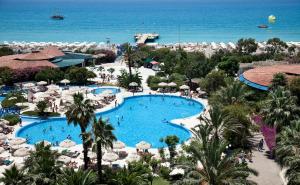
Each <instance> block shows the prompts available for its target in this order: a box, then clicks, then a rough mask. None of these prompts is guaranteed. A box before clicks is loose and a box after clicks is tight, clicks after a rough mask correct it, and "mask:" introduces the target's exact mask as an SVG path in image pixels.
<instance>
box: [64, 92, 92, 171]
mask: <svg viewBox="0 0 300 185" xmlns="http://www.w3.org/2000/svg"><path fill="white" fill-rule="evenodd" d="M73 99H74V103H73V104H72V105H70V106H69V107H68V108H67V112H66V117H67V121H68V124H73V125H74V126H77V125H79V127H80V130H81V138H82V141H83V161H84V169H87V168H88V162H89V161H88V147H89V146H88V144H87V143H86V142H85V141H86V140H87V136H88V135H87V131H86V129H87V128H88V126H89V124H90V122H91V121H92V119H93V118H94V112H95V107H94V106H93V105H92V104H91V101H90V100H89V99H86V100H84V98H83V95H82V94H81V93H77V94H74V95H73Z"/></svg>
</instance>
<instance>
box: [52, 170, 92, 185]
mask: <svg viewBox="0 0 300 185" xmlns="http://www.w3.org/2000/svg"><path fill="white" fill-rule="evenodd" d="M96 181H97V177H96V174H95V173H94V172H93V171H92V170H89V171H83V170H82V169H79V170H78V171H75V170H74V169H73V168H71V169H68V168H66V169H64V170H63V171H62V174H61V175H60V178H59V180H58V183H57V184H58V185H96Z"/></svg>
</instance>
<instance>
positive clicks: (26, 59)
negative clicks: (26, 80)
mask: <svg viewBox="0 0 300 185" xmlns="http://www.w3.org/2000/svg"><path fill="white" fill-rule="evenodd" d="M63 55H64V53H63V52H61V51H59V50H58V49H57V48H55V47H48V48H45V49H44V50H42V51H38V52H33V53H27V54H17V55H8V56H3V57H0V67H9V68H11V69H24V68H35V67H57V66H56V65H55V64H53V63H51V62H50V61H49V59H52V58H55V57H59V56H63Z"/></svg>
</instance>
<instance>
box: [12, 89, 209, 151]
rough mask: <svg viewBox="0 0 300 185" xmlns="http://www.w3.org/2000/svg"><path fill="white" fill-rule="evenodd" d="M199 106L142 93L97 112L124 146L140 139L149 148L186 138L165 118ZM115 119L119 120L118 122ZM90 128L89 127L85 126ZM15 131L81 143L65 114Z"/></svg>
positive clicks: (182, 115)
mask: <svg viewBox="0 0 300 185" xmlns="http://www.w3.org/2000/svg"><path fill="white" fill-rule="evenodd" d="M202 110H203V105H202V104H201V103H199V102H197V101H195V100H191V99H186V98H181V97H177V96H166V95H164V96H163V95H143V96H133V97H129V98H125V100H124V103H122V104H121V105H120V106H118V107H117V108H114V109H112V110H109V111H106V112H102V113H98V114H97V118H99V117H100V116H102V118H104V119H109V122H110V123H111V124H112V125H113V126H114V128H115V130H114V134H115V135H116V137H117V139H118V140H121V141H123V142H124V143H126V145H127V146H131V147H135V144H137V143H138V142H140V141H147V142H149V143H151V145H152V147H153V148H157V147H161V146H164V145H163V144H162V143H161V142H160V138H163V137H166V136H168V135H176V136H178V137H179V138H180V142H183V141H186V140H187V139H189V138H190V132H189V131H188V130H187V129H185V128H184V127H181V126H179V125H175V124H172V123H167V122H166V121H165V120H168V121H171V120H173V119H179V118H185V117H190V116H193V115H196V114H198V113H200V112H201V111H202ZM118 122H119V124H118ZM89 129H90V128H89ZM16 135H17V136H18V137H23V138H28V139H29V143H30V144H34V143H36V142H38V141H41V140H47V141H50V142H56V141H58V142H60V141H63V140H65V139H66V137H67V136H68V135H70V136H71V137H72V140H74V141H75V142H76V143H78V144H79V143H82V141H81V138H80V136H79V135H80V129H79V127H78V126H77V127H74V126H73V125H67V121H66V119H65V118H53V119H48V120H45V121H40V122H36V123H33V124H30V125H28V126H25V127H23V128H21V129H20V130H19V131H18V132H17V133H16Z"/></svg>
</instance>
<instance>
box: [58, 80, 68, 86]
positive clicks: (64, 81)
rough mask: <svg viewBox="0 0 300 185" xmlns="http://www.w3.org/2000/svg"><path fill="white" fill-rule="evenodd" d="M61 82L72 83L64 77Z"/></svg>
mask: <svg viewBox="0 0 300 185" xmlns="http://www.w3.org/2000/svg"><path fill="white" fill-rule="evenodd" d="M60 83H62V84H65V85H67V84H69V83H70V80H68V79H63V80H62V81H60Z"/></svg>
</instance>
